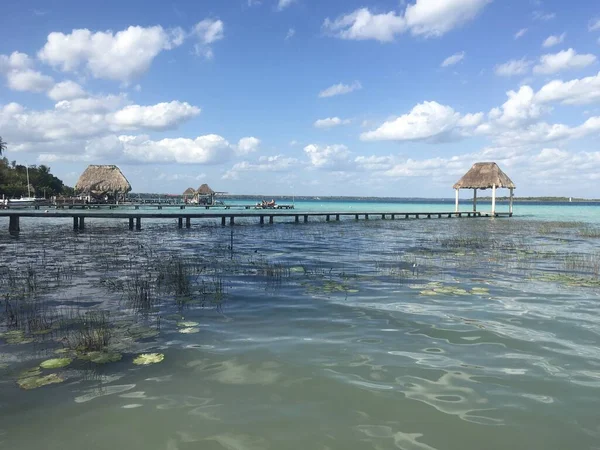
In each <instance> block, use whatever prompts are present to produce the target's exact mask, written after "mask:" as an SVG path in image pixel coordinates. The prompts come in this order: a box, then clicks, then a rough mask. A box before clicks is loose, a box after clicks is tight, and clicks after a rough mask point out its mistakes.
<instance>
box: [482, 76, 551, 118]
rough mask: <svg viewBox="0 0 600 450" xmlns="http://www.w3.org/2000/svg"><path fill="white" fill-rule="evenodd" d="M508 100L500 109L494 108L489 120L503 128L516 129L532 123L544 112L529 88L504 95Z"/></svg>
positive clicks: (522, 88)
mask: <svg viewBox="0 0 600 450" xmlns="http://www.w3.org/2000/svg"><path fill="white" fill-rule="evenodd" d="M506 95H507V96H508V100H507V101H506V102H505V103H504V104H503V105H502V107H501V108H495V109H493V110H492V111H491V113H490V118H491V119H492V120H493V121H495V123H497V124H500V125H502V126H504V127H509V128H516V127H520V126H523V125H526V124H530V123H533V122H534V121H535V120H537V119H538V118H539V117H540V116H541V115H542V113H543V112H545V110H544V109H543V108H542V107H541V106H540V105H538V104H537V103H536V102H535V93H534V92H533V89H532V88H531V87H529V86H521V88H520V89H519V90H518V91H517V92H515V91H508V92H507V93H506Z"/></svg>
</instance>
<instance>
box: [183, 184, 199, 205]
mask: <svg viewBox="0 0 600 450" xmlns="http://www.w3.org/2000/svg"><path fill="white" fill-rule="evenodd" d="M195 195H196V190H195V189H194V188H191V187H189V188H187V189H186V190H185V191H183V202H184V203H189V202H190V200H192V199H193V198H194V196H195Z"/></svg>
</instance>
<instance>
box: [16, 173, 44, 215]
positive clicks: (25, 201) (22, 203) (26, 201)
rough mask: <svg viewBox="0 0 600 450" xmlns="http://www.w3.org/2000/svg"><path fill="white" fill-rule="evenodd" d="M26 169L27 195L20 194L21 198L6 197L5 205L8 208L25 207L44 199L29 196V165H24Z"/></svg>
mask: <svg viewBox="0 0 600 450" xmlns="http://www.w3.org/2000/svg"><path fill="white" fill-rule="evenodd" d="M26 170H27V197H23V196H21V198H11V199H8V202H7V207H8V208H25V207H28V206H35V205H37V204H39V203H41V202H43V201H44V200H45V199H43V198H36V197H32V196H31V185H30V184H29V167H26Z"/></svg>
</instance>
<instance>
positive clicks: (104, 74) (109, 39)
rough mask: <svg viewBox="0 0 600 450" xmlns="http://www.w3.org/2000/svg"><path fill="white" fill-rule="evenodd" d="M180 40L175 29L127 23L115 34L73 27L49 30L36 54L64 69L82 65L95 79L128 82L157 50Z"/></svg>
mask: <svg viewBox="0 0 600 450" xmlns="http://www.w3.org/2000/svg"><path fill="white" fill-rule="evenodd" d="M182 42H183V31H182V30H181V29H178V28H176V29H174V30H165V29H163V28H162V27H161V26H153V27H148V28H144V27H140V26H130V27H129V28H127V29H126V30H122V31H118V32H117V33H113V32H112V31H98V32H95V33H93V32H91V31H90V30H87V29H76V30H73V31H72V32H71V33H69V34H64V33H60V32H53V33H50V34H49V35H48V40H47V42H46V44H45V45H44V47H43V48H42V49H41V50H40V51H39V52H38V57H39V58H40V59H41V60H42V61H44V62H45V63H48V64H50V65H52V66H53V67H58V68H59V69H61V70H62V71H65V72H74V71H77V70H78V69H80V68H81V67H85V68H86V69H87V70H88V71H89V73H90V74H91V75H92V76H94V77H95V78H106V79H110V80H117V81H123V82H130V81H132V80H133V79H135V78H138V77H139V76H141V75H142V74H143V73H145V72H146V71H147V70H148V68H149V67H150V65H151V64H152V61H153V60H154V58H155V57H156V56H157V55H158V54H159V53H160V52H161V51H163V50H169V49H172V48H173V47H177V46H178V45H181V43H182Z"/></svg>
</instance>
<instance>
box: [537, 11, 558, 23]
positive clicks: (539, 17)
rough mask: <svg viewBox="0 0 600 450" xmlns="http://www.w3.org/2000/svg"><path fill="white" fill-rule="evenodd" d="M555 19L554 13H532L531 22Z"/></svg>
mask: <svg viewBox="0 0 600 450" xmlns="http://www.w3.org/2000/svg"><path fill="white" fill-rule="evenodd" d="M555 17H556V13H545V12H543V11H534V12H533V20H541V21H544V22H545V21H548V20H552V19H554V18H555Z"/></svg>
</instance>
